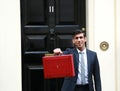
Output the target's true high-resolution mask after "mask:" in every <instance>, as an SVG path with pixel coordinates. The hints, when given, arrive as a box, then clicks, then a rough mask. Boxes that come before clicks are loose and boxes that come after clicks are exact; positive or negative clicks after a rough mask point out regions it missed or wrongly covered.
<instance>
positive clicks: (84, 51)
mask: <svg viewBox="0 0 120 91" xmlns="http://www.w3.org/2000/svg"><path fill="white" fill-rule="evenodd" d="M77 51H78V53H79V52H83V53H86V48H85V49H84V50H83V51H80V50H79V49H78V48H77Z"/></svg>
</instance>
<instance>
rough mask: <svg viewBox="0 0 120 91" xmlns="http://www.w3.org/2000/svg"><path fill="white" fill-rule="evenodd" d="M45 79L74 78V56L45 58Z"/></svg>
mask: <svg viewBox="0 0 120 91" xmlns="http://www.w3.org/2000/svg"><path fill="white" fill-rule="evenodd" d="M42 59H43V67H44V78H62V77H73V76H75V72H74V63H73V55H72V54H68V55H61V56H44V57H43V58H42Z"/></svg>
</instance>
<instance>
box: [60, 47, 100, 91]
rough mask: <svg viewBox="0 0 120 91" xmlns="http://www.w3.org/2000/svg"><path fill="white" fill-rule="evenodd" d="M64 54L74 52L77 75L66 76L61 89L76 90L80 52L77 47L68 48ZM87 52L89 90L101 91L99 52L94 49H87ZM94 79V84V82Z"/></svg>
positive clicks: (64, 90)
mask: <svg viewBox="0 0 120 91" xmlns="http://www.w3.org/2000/svg"><path fill="white" fill-rule="evenodd" d="M63 53H64V54H73V58H74V68H75V76H74V77H66V78H64V82H63V86H62V88H61V91H74V88H75V85H76V81H77V78H78V61H79V54H78V51H77V50H76V48H73V49H70V48H68V49H66V51H64V52H63ZM86 53H87V64H88V83H89V91H94V88H93V87H94V86H95V91H101V78H100V68H99V62H98V58H97V54H96V52H94V51H91V50H88V49H86ZM93 81H94V84H93Z"/></svg>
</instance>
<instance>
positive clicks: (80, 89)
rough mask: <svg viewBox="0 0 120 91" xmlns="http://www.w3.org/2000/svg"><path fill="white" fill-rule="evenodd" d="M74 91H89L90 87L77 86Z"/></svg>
mask: <svg viewBox="0 0 120 91" xmlns="http://www.w3.org/2000/svg"><path fill="white" fill-rule="evenodd" d="M74 91H89V85H88V84H87V85H76V86H75V90H74Z"/></svg>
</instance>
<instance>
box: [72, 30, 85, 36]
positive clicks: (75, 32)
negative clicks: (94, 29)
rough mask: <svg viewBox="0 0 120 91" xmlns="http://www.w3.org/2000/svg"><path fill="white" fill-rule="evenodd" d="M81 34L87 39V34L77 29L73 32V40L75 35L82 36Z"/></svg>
mask: <svg viewBox="0 0 120 91" xmlns="http://www.w3.org/2000/svg"><path fill="white" fill-rule="evenodd" d="M80 33H83V34H84V37H86V33H85V32H84V31H82V30H80V29H76V30H75V31H74V32H73V38H74V36H75V35H77V34H80Z"/></svg>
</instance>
